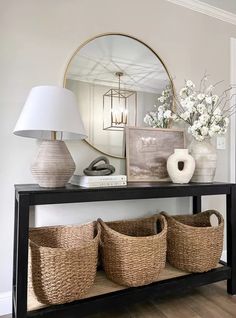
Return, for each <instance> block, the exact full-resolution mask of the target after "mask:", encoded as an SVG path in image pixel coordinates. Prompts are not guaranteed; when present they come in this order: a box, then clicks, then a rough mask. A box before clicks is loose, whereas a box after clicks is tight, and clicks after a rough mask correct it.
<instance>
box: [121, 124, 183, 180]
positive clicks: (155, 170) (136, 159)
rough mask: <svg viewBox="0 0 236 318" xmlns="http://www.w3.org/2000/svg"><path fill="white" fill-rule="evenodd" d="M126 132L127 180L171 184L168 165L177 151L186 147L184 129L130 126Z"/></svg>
mask: <svg viewBox="0 0 236 318" xmlns="http://www.w3.org/2000/svg"><path fill="white" fill-rule="evenodd" d="M125 131H126V170H127V179H128V181H129V182H168V181H170V178H169V175H168V172H167V167H166V162H167V159H168V157H169V156H170V155H171V154H172V153H174V149H176V148H185V135H184V130H181V129H167V128H165V129H164V128H149V127H129V126H127V127H126V130H125Z"/></svg>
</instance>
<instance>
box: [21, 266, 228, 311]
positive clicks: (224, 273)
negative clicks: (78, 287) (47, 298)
mask: <svg viewBox="0 0 236 318" xmlns="http://www.w3.org/2000/svg"><path fill="white" fill-rule="evenodd" d="M230 276H231V269H230V267H228V266H226V265H225V264H219V265H218V266H217V267H216V268H215V269H213V270H211V271H209V272H206V273H197V274H192V273H187V272H184V271H181V270H178V269H176V268H174V267H172V266H171V265H169V264H167V265H166V267H165V269H164V270H163V271H162V272H161V274H160V276H159V279H158V281H157V282H154V283H152V284H150V285H146V286H142V287H135V288H129V287H125V286H121V285H118V284H116V283H113V282H112V281H111V280H109V279H108V278H107V277H106V275H105V273H104V271H102V270H99V271H98V272H97V275H96V279H95V284H94V286H93V287H92V288H91V289H90V291H89V293H88V294H87V295H86V296H85V297H84V298H83V299H80V300H78V301H75V302H72V303H67V304H62V305H53V306H48V305H44V304H41V303H39V302H38V301H37V299H36V296H35V294H34V293H33V290H32V288H30V289H29V290H28V314H27V316H28V317H54V316H55V317H63V315H65V314H68V315H69V314H70V315H71V314H73V312H74V311H76V310H77V315H78V313H79V317H81V316H83V315H84V316H86V315H88V314H89V312H90V310H91V312H94V309H95V308H96V309H97V311H98V310H99V311H100V310H102V309H103V307H104V308H106V309H107V308H108V307H109V306H114V305H115V304H119V305H121V304H122V302H125V303H126V304H127V302H128V301H129V300H131V301H132V302H134V301H135V300H136V301H138V300H140V299H143V298H144V297H145V296H147V295H149V296H150V295H151V294H153V295H157V294H158V296H165V295H168V294H173V293H176V292H178V291H181V290H182V289H183V288H184V289H185V290H186V288H193V287H198V286H201V285H205V284H209V283H214V282H217V281H221V280H226V279H228V278H230ZM70 317H71V316H70Z"/></svg>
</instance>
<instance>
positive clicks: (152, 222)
mask: <svg viewBox="0 0 236 318" xmlns="http://www.w3.org/2000/svg"><path fill="white" fill-rule="evenodd" d="M98 221H99V223H100V224H101V229H102V232H101V255H102V262H103V268H104V270H105V272H106V275H107V277H108V278H109V279H111V280H112V281H114V282H116V283H117V284H120V285H124V286H130V287H134V286H142V285H146V284H150V283H152V282H154V281H155V280H157V278H158V276H159V274H160V271H161V270H162V269H163V268H164V267H165V261H166V235H167V222H166V220H165V218H164V217H163V216H162V215H156V216H154V217H151V218H145V219H136V220H129V221H116V222H108V223H105V222H103V221H102V220H101V219H99V220H98Z"/></svg>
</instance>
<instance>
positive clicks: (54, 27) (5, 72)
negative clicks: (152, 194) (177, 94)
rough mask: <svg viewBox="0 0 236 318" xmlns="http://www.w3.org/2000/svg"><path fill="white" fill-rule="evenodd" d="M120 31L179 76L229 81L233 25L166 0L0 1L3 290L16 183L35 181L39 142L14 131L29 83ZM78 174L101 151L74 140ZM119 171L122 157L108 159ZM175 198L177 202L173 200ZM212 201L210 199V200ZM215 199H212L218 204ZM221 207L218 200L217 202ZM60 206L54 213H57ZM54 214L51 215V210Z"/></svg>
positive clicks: (137, 211)
mask: <svg viewBox="0 0 236 318" xmlns="http://www.w3.org/2000/svg"><path fill="white" fill-rule="evenodd" d="M112 31H114V32H123V33H127V34H131V35H134V36H136V37H138V38H140V39H141V40H143V41H145V42H146V43H147V44H149V45H150V46H151V47H152V48H153V49H154V50H155V51H156V52H157V53H159V54H160V56H161V57H162V58H163V60H164V61H165V63H166V65H167V67H168V69H169V71H170V73H171V74H172V76H173V77H175V78H176V80H175V82H176V85H177V87H179V86H180V85H181V84H182V83H183V79H185V78H191V79H192V80H194V81H199V79H200V78H201V77H202V75H203V72H204V71H205V70H206V69H207V71H208V73H210V74H211V78H212V81H213V82H216V81H218V80H221V79H224V80H225V85H227V84H228V83H229V74H230V73H229V71H230V65H229V54H230V47H229V45H230V37H232V36H233V37H236V27H235V26H233V25H229V24H227V23H224V22H221V21H218V20H216V19H214V18H210V17H207V16H205V15H203V14H199V13H195V12H193V11H190V10H188V9H185V8H183V7H179V6H176V5H174V4H171V3H169V2H165V1H164V0H146V1H142V0H139V1H137V0H126V1H125V0H121V1H119V2H117V0H116V1H115V0H99V1H95V0H93V1H92V0H50V1H48V0H40V1H32V0H21V1H17V0H14V1H13V0H5V1H1V2H0V39H1V49H0V119H1V124H0V132H1V139H0V143H1V150H2V151H1V156H0V169H1V189H0V193H1V201H0V202H1V208H0V255H1V257H0V293H1V292H4V291H8V290H10V289H11V269H12V268H11V267H12V265H11V262H12V261H11V260H12V234H13V201H14V192H13V191H14V189H13V184H14V183H30V182H33V180H32V177H31V175H30V172H29V166H30V162H31V160H32V158H33V157H34V154H35V152H36V150H37V146H38V144H37V142H36V141H35V140H33V139H32V140H31V139H24V138H19V137H15V136H13V135H12V130H13V128H14V125H15V122H16V120H17V118H18V116H19V114H20V111H21V108H22V105H23V103H24V101H25V98H26V96H27V94H28V92H29V90H30V88H31V87H32V86H35V85H41V84H56V85H57V84H62V82H63V73H64V70H65V67H66V63H67V61H68V59H69V58H70V56H71V54H72V53H73V51H74V50H75V49H76V48H77V47H78V46H79V45H80V44H81V43H82V42H84V41H85V40H87V39H88V38H90V37H92V36H94V35H96V34H99V33H103V32H112ZM69 148H70V150H71V152H72V155H73V157H74V159H75V161H76V163H77V167H78V169H77V171H78V172H81V171H82V169H83V168H84V167H85V166H86V165H87V163H88V162H89V161H90V160H92V159H93V158H94V157H96V156H97V155H98V153H97V152H95V151H94V150H92V149H91V148H89V147H88V146H87V145H86V144H84V143H81V142H71V143H69ZM111 161H112V163H113V164H114V165H115V166H116V167H117V171H118V172H119V171H120V172H123V171H124V162H121V163H120V162H119V161H117V160H113V159H112V160H111ZM228 162H229V154H228V150H227V151H221V152H220V151H219V163H218V166H219V168H218V171H217V180H227V179H228V176H229V169H228ZM176 202H177V204H176ZM209 202H210V203H209ZM217 202H218V201H213V200H211V201H208V202H207V204H208V205H209V204H210V205H211V206H212V207H218V203H217ZM220 204H221V203H220ZM78 207H79V206H78V205H69V206H63V205H61V206H58V207H56V206H55V207H44V208H40V209H39V208H38V209H37V210H39V211H37V215H36V221H37V223H38V224H39V225H41V224H55V223H63V222H64V223H66V222H69V223H72V222H83V221H87V220H89V219H92V218H94V217H97V216H98V215H101V216H103V217H104V218H106V219H109V218H113V217H116V216H117V215H119V217H129V216H134V215H141V214H144V213H147V212H148V211H149V212H150V211H153V210H155V208H156V207H158V208H165V209H167V210H171V211H172V212H175V211H176V210H178V212H179V211H184V210H185V211H186V210H188V200H182V199H181V201H179V200H178V201H177V200H175V199H172V200H168V201H167V202H166V201H165V202H164V201H163V200H162V201H158V202H157V201H156V200H149V201H142V202H141V204H136V202H133V201H130V202H128V203H127V205H126V204H125V203H121V202H115V203H114V204H113V205H112V207H111V205H110V204H109V203H99V204H91V205H89V204H82V205H81V206H80V207H81V210H80V211H81V214H79V213H78V211H77V210H78ZM55 211H56V212H55ZM49 212H50V213H49Z"/></svg>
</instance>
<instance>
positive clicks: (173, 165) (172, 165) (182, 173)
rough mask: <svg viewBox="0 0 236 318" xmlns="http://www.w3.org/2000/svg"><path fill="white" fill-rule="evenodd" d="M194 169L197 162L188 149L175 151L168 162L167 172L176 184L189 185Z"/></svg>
mask: <svg viewBox="0 0 236 318" xmlns="http://www.w3.org/2000/svg"><path fill="white" fill-rule="evenodd" d="M180 166H181V167H180ZM194 169H195V160H194V159H193V157H192V156H191V155H190V154H189V153H188V149H175V152H174V153H173V154H172V155H171V156H170V157H169V158H168V160H167V171H168V174H169V176H170V178H171V180H172V182H174V183H189V181H190V180H191V178H192V176H193V173H194Z"/></svg>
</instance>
